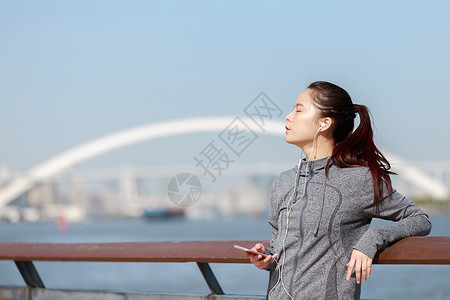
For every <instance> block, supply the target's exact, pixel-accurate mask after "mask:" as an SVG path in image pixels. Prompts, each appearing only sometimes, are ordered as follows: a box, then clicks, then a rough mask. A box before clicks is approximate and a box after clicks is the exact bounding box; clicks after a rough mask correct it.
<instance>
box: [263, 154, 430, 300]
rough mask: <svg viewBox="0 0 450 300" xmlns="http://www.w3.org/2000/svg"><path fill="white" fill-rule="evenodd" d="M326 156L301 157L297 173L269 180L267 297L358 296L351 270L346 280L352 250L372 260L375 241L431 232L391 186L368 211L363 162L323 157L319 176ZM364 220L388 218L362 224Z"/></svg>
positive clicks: (369, 186) (370, 194)
mask: <svg viewBox="0 0 450 300" xmlns="http://www.w3.org/2000/svg"><path fill="white" fill-rule="evenodd" d="M327 160H328V158H323V159H319V160H316V161H312V162H305V161H302V163H301V165H300V169H299V172H298V174H297V167H295V168H293V169H290V170H287V171H285V172H283V173H281V174H280V175H279V176H278V177H277V178H275V180H274V181H273V184H272V191H271V204H270V209H269V220H268V222H269V226H270V228H271V230H272V239H271V246H270V248H267V249H266V253H269V254H275V253H278V258H277V259H276V261H272V262H271V263H270V264H269V265H268V266H267V267H266V268H265V269H266V270H268V271H270V277H269V286H268V291H267V292H268V294H267V299H270V300H272V299H273V300H275V299H291V298H290V297H289V295H291V296H292V298H293V299H359V298H360V294H361V285H360V284H357V283H356V276H355V274H354V273H353V274H352V277H351V279H350V280H349V281H347V280H346V275H347V266H346V265H347V263H348V262H349V260H350V257H351V254H352V251H353V249H357V250H359V251H361V252H363V253H364V254H366V255H367V256H369V257H370V258H372V259H373V258H374V256H375V254H376V252H377V251H378V250H379V249H380V248H381V247H382V246H383V245H385V244H387V243H390V242H394V241H396V240H399V239H402V238H404V237H407V236H414V235H427V234H429V232H430V230H431V223H430V221H429V218H428V216H427V215H426V214H425V213H424V212H423V211H422V210H421V209H420V208H418V207H417V206H416V205H414V204H413V203H412V202H411V201H410V200H408V199H407V198H405V197H404V196H403V195H401V194H400V193H398V192H397V191H396V190H395V189H393V191H392V192H391V194H390V195H387V193H386V191H385V193H384V198H383V199H382V200H381V201H379V207H378V210H376V209H374V208H373V198H374V190H373V181H372V176H371V173H370V170H369V168H367V167H354V168H338V167H336V166H334V165H333V164H332V163H330V167H329V176H328V179H327V178H326V176H325V167H326V163H327ZM296 180H297V184H296ZM295 185H297V188H296V189H295V188H294V186H295ZM384 190H386V188H385V189H384ZM372 218H382V219H388V220H392V221H394V222H393V223H392V224H390V225H388V226H377V227H372V228H370V229H369V225H370V222H371V220H372ZM287 221H288V222H287ZM288 293H289V295H288Z"/></svg>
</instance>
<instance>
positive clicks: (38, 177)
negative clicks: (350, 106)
mask: <svg viewBox="0 0 450 300" xmlns="http://www.w3.org/2000/svg"><path fill="white" fill-rule="evenodd" d="M235 119H236V117H213V118H190V119H181V120H175V121H168V122H160V123H155V124H149V125H146V126H141V127H137V128H132V129H128V130H124V131H120V132H116V133H113V134H110V135H107V136H104V137H100V138H98V139H95V140H93V141H90V142H87V143H85V144H82V145H79V146H76V147H74V148H72V149H69V150H67V151H65V152H63V153H61V154H59V155H57V156H55V157H52V158H50V159H49V160H47V161H45V162H43V163H41V164H38V165H36V166H34V167H32V168H31V169H30V170H29V171H27V172H25V173H23V174H19V175H17V176H15V177H13V178H11V179H10V180H8V181H7V182H6V183H4V184H3V186H2V187H1V189H0V209H2V208H3V207H5V206H6V205H8V204H9V203H10V202H12V201H14V200H15V199H17V198H18V197H20V196H21V195H23V194H25V193H26V192H28V191H29V190H30V189H32V188H33V187H34V186H35V185H37V184H39V183H42V182H46V181H49V180H51V179H53V178H55V177H56V176H57V175H59V174H60V173H63V172H65V171H66V170H69V169H71V168H72V167H74V166H76V165H78V164H80V163H82V162H84V161H87V160H89V159H92V158H94V157H97V156H100V155H103V154H105V153H107V152H110V151H113V150H116V149H119V148H122V147H126V146H129V145H133V144H137V143H140V142H144V141H149V140H154V139H158V138H163V137H169V136H176V135H184V134H192V133H205V132H222V131H223V130H224V129H225V128H227V127H228V126H229V125H230V124H231V123H232V122H233V121H234V120H235ZM240 119H241V120H242V121H243V122H244V123H245V124H246V125H247V126H248V127H249V129H251V131H253V132H255V133H258V134H266V135H275V136H282V137H284V135H285V133H284V125H285V124H284V122H281V121H273V120H266V121H265V125H264V127H261V126H258V124H255V122H253V121H252V119H250V118H240ZM384 154H385V156H386V158H387V159H388V160H389V161H390V162H392V164H393V169H394V170H395V171H396V172H398V173H399V174H401V176H402V177H403V178H404V179H405V180H407V181H409V182H411V183H412V184H413V185H415V186H418V187H420V188H421V189H422V190H424V191H426V192H427V194H429V195H430V196H431V197H433V198H435V199H440V200H444V199H447V198H448V197H449V191H448V188H447V186H446V184H445V183H444V182H442V181H439V180H436V179H434V178H432V177H431V176H430V175H428V174H427V173H426V172H424V171H423V170H421V169H419V168H417V167H414V166H411V165H409V164H408V163H406V162H405V161H404V160H402V159H401V158H399V157H397V156H395V155H393V154H391V153H387V152H385V151H384Z"/></svg>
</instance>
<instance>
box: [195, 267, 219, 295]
mask: <svg viewBox="0 0 450 300" xmlns="http://www.w3.org/2000/svg"><path fill="white" fill-rule="evenodd" d="M197 266H198V268H199V269H200V272H202V275H203V277H204V278H205V280H206V283H207V284H208V287H209V289H210V290H211V292H212V293H213V294H216V295H225V293H224V292H223V290H222V288H221V287H220V284H219V282H218V281H217V278H216V276H215V275H214V273H213V271H212V270H211V267H210V266H209V264H208V263H199V262H198V263H197Z"/></svg>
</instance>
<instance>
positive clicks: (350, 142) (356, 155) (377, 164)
mask: <svg viewBox="0 0 450 300" xmlns="http://www.w3.org/2000/svg"><path fill="white" fill-rule="evenodd" d="M308 89H310V90H311V97H312V99H313V104H314V106H315V107H316V109H317V111H318V115H319V117H330V118H331V119H332V120H333V122H332V125H331V128H330V129H331V133H332V138H333V141H334V143H335V147H334V150H333V153H332V154H331V157H330V158H329V160H328V162H327V166H326V169H325V172H326V175H327V177H328V170H329V165H330V162H331V161H332V162H333V164H334V165H336V166H337V167H340V168H352V167H361V166H364V167H367V168H369V170H370V173H371V175H372V182H373V191H374V198H373V207H374V209H378V204H379V201H380V200H381V199H382V198H383V190H384V186H386V189H387V193H388V195H390V194H391V192H392V182H391V178H390V177H389V175H390V174H395V173H393V172H391V171H389V169H390V168H391V166H390V164H389V162H388V161H387V159H386V158H385V157H384V156H383V154H382V153H381V152H380V150H378V148H377V147H376V146H375V143H374V142H373V131H372V124H371V118H370V112H369V109H368V108H367V107H366V106H364V105H357V104H353V103H352V99H351V98H350V95H349V94H348V93H347V92H346V91H345V90H344V89H343V88H341V87H339V86H337V85H335V84H332V83H329V82H326V81H316V82H313V83H311V84H310V85H309V86H308ZM356 113H358V114H359V118H360V123H359V126H358V128H356V130H355V131H354V132H352V131H353V128H354V119H355V117H356Z"/></svg>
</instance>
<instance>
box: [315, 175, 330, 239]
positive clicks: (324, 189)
mask: <svg viewBox="0 0 450 300" xmlns="http://www.w3.org/2000/svg"><path fill="white" fill-rule="evenodd" d="M322 188H323V197H322V205H321V207H320V217H319V222H317V228H316V232H314V237H317V235H318V233H319V227H320V222H322V214H323V208H324V206H325V191H326V188H327V176H326V175H325V178H324V180H323V186H322Z"/></svg>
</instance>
